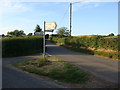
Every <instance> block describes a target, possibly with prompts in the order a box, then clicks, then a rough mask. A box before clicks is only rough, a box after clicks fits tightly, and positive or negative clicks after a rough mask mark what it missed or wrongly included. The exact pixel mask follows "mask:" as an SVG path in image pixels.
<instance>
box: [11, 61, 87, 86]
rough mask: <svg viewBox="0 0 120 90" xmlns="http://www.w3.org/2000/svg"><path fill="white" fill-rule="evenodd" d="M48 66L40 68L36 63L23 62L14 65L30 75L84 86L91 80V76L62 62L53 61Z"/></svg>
mask: <svg viewBox="0 0 120 90" xmlns="http://www.w3.org/2000/svg"><path fill="white" fill-rule="evenodd" d="M50 62H51V63H49V64H48V65H45V64H44V66H41V67H38V66H37V64H35V63H36V61H32V60H31V61H22V62H17V63H14V64H13V65H14V66H16V67H18V68H21V69H23V70H25V71H28V72H30V73H35V74H38V75H43V76H48V77H50V78H53V79H55V80H59V81H62V82H69V83H80V84H83V83H85V82H86V81H88V80H89V75H88V74H87V73H86V72H84V71H83V70H81V69H79V68H78V67H76V66H74V65H71V64H69V63H68V62H64V61H62V60H58V59H57V60H55V59H54V62H52V61H51V59H50ZM41 63H42V62H41Z"/></svg>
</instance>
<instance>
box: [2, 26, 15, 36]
mask: <svg viewBox="0 0 120 90" xmlns="http://www.w3.org/2000/svg"><path fill="white" fill-rule="evenodd" d="M15 29H17V28H15V27H13V26H10V27H5V28H0V35H1V34H5V35H6V34H7V32H8V31H13V30H15Z"/></svg>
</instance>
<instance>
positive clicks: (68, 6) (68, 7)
mask: <svg viewBox="0 0 120 90" xmlns="http://www.w3.org/2000/svg"><path fill="white" fill-rule="evenodd" d="M68 9H69V5H68V7H67V9H66V11H65V13H64V15H63V17H62V19H61V20H60V22H59V24H58V26H60V24H61V23H62V21H63V20H64V18H65V16H66V14H67V12H68V11H69V10H68Z"/></svg>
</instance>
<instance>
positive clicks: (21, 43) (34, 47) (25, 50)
mask: <svg viewBox="0 0 120 90" xmlns="http://www.w3.org/2000/svg"><path fill="white" fill-rule="evenodd" d="M42 48H43V39H42V37H41V36H26V37H7V38H2V57H13V56H21V55H28V54H32V53H36V52H42Z"/></svg>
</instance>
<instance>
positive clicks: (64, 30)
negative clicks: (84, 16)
mask: <svg viewBox="0 0 120 90" xmlns="http://www.w3.org/2000/svg"><path fill="white" fill-rule="evenodd" d="M57 34H58V36H59V37H63V36H70V33H69V30H68V29H67V28H66V27H61V28H59V29H58V31H57Z"/></svg>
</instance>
